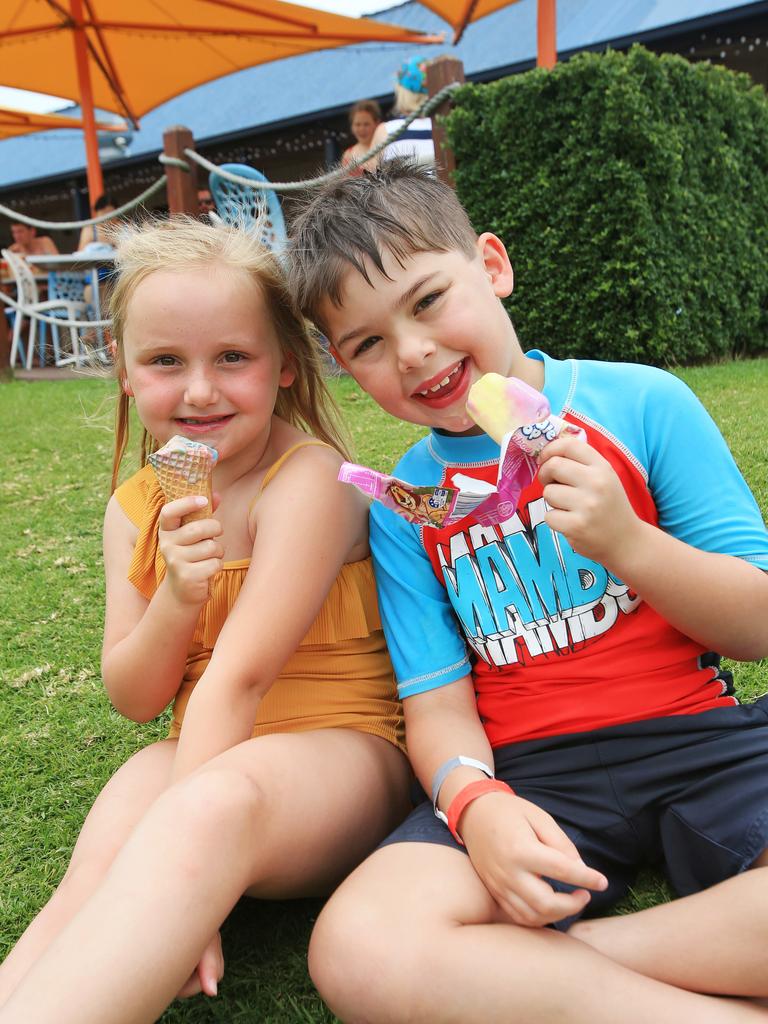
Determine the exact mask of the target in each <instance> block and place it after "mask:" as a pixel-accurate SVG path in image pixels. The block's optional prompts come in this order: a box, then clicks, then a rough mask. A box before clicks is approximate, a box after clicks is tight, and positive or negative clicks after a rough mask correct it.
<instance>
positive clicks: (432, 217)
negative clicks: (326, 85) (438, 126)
mask: <svg viewBox="0 0 768 1024" xmlns="http://www.w3.org/2000/svg"><path fill="white" fill-rule="evenodd" d="M476 241H477V235H476V234H475V232H474V230H473V229H472V225H471V224H470V223H469V218H468V217H467V214H466V211H465V210H464V208H463V206H462V205H461V203H460V202H459V200H458V198H457V197H456V193H455V192H454V191H453V189H451V188H449V187H448V186H447V185H444V184H443V183H442V182H440V181H438V180H437V178H435V177H433V176H432V175H431V174H429V173H428V172H427V171H425V170H424V169H419V168H418V167H417V166H416V165H415V164H414V163H413V161H411V160H408V159H403V158H395V159H393V160H386V161H384V163H382V165H381V167H379V168H378V169H377V170H376V171H373V172H366V173H364V174H363V175H362V176H361V177H357V178H352V177H343V178H338V179H336V180H334V181H332V182H331V183H330V184H328V185H326V186H325V187H324V188H321V189H319V190H317V191H316V192H313V194H312V196H311V198H310V199H309V200H308V201H307V203H306V204H305V206H304V209H303V210H302V211H301V212H300V213H299V215H298V216H297V217H296V219H295V220H294V222H293V227H292V230H291V243H290V249H289V284H290V287H291V291H292V292H293V295H294V296H295V298H296V301H297V302H298V304H299V307H300V309H301V311H302V312H303V314H304V315H305V316H306V317H307V318H308V319H309V320H312V321H313V322H314V323H315V324H316V325H317V326H318V328H319V329H320V330H321V331H323V332H325V326H324V325H323V322H322V315H321V312H320V306H321V305H322V303H323V302H324V300H325V299H329V300H330V301H331V302H332V303H333V304H334V305H335V306H339V305H341V298H342V296H341V292H342V281H343V278H344V276H345V274H346V273H347V271H348V270H349V269H350V267H353V268H354V269H355V270H357V271H358V272H359V273H360V274H362V275H363V277H364V278H365V280H366V281H367V282H368V283H369V284H372V281H371V278H370V275H369V273H368V270H367V268H366V260H369V261H370V263H371V264H372V265H373V266H374V267H375V268H376V269H377V270H378V271H379V273H381V274H384V266H383V263H382V253H383V252H384V251H385V250H386V251H388V252H390V253H391V254H392V255H393V256H394V258H395V259H396V260H397V261H398V262H399V263H401V264H402V263H403V261H404V260H406V259H407V258H408V257H409V256H412V255H413V254H414V253H417V252H449V251H451V250H458V251H460V252H462V253H464V254H465V255H466V256H468V257H471V256H472V255H473V254H474V251H475V248H474V247H475V242H476ZM385 276H386V275H385ZM326 333H327V332H326Z"/></svg>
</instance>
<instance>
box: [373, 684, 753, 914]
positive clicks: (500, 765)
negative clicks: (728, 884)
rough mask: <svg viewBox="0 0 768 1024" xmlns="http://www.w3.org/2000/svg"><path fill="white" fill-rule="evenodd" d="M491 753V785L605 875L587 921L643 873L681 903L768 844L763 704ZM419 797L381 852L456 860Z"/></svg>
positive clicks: (745, 864) (449, 840) (563, 886)
mask: <svg viewBox="0 0 768 1024" xmlns="http://www.w3.org/2000/svg"><path fill="white" fill-rule="evenodd" d="M494 756H495V764H496V777H497V778H499V779H503V780H504V781H505V782H507V783H508V784H509V785H510V786H512V788H513V789H514V790H515V792H516V793H517V795H518V796H520V797H523V798H524V799H526V800H530V801H531V802H532V803H535V804H537V805H538V806H539V807H541V808H543V809H544V810H545V811H547V812H548V813H549V814H551V815H552V817H553V818H554V819H555V821H556V822H557V823H558V825H559V826H560V827H561V828H562V829H563V831H564V832H565V833H566V834H567V835H568V836H569V837H570V839H571V840H572V841H573V842H574V843H575V845H576V847H577V848H578V850H579V853H580V854H581V857H582V859H583V860H584V861H585V863H586V864H588V865H589V866H590V867H592V868H595V869H597V870H598V871H601V872H602V873H603V874H604V875H605V876H606V877H607V878H608V881H609V885H608V889H607V890H606V891H605V892H599V893H598V892H595V893H593V894H592V899H591V900H590V902H589V904H588V905H587V911H586V913H588V915H589V916H590V917H594V916H597V915H600V914H605V913H606V911H607V910H608V909H609V908H610V907H611V906H612V905H613V904H615V903H616V902H617V901H618V900H619V899H621V897H622V896H624V895H625V894H626V892H627V889H628V888H629V886H630V885H631V884H632V882H633V881H634V878H635V876H636V874H637V871H638V869H639V868H640V867H641V866H643V865H647V864H656V865H661V866H663V867H664V868H665V869H666V872H667V875H668V877H669V881H670V883H671V884H672V887H673V888H674V889H675V891H676V892H677V893H678V894H679V895H681V896H685V895H688V894H690V893H694V892H699V891H700V890H701V889H706V888H708V887H709V886H711V885H714V884H715V883H717V882H721V881H723V880H724V879H726V878H730V877H731V876H732V875H736V874H739V872H741V871H744V870H746V869H747V868H749V867H750V866H751V865H752V864H753V863H754V861H755V860H756V858H757V857H759V856H760V854H761V853H762V852H763V850H765V849H766V848H767V847H768V695H766V696H764V697H761V698H760V699H759V700H757V701H755V702H754V703H750V704H739V705H734V706H733V707H727V708H715V709H713V710H711V711H703V712H701V713H699V714H693V715H674V716H671V717H667V718H651V719H646V720H644V721H641V722H631V723H628V724H625V725H614V726H609V727H608V728H605V729H597V730H595V731H593V732H586V733H574V734H569V735H565V736H550V737H546V738H544V739H537V740H526V741H524V742H521V743H513V744H510V745H508V746H504V747H498V748H496V750H495V751H494ZM420 792H421V796H422V797H423V800H422V802H421V803H419V804H418V806H417V807H416V808H415V809H414V810H413V811H412V813H411V814H410V815H409V817H408V818H406V820H405V821H404V822H403V823H402V825H400V827H399V828H397V829H395V831H394V832H393V833H392V834H391V835H390V836H388V837H387V839H385V840H384V842H383V843H382V844H381V845H382V846H387V845H390V844H392V843H404V842H416V843H435V844H438V845H441V846H449V847H454V848H455V849H457V850H462V851H463V852H464V853H466V850H465V849H464V847H463V846H460V845H459V844H458V843H457V842H456V841H455V840H454V838H453V836H452V835H451V834H450V832H449V831H448V829H447V828H446V826H445V825H444V824H443V823H442V822H440V821H438V819H437V818H436V817H435V816H434V813H433V811H432V804H431V802H430V801H429V800H428V799H427V798H426V796H425V795H424V793H423V792H422V791H420ZM548 881H550V883H551V884H552V886H553V888H555V889H557V890H559V891H563V892H565V891H570V890H571V889H573V886H570V885H568V884H567V883H562V882H558V881H553V880H552V879H548ZM575 920H576V917H570V918H566V919H564V920H563V921H559V922H557V925H556V927H557V928H559V929H560V930H563V931H565V930H567V929H568V928H569V927H570V925H571V924H572V923H573V921H575Z"/></svg>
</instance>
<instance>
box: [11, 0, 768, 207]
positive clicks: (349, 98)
mask: <svg viewBox="0 0 768 1024" xmlns="http://www.w3.org/2000/svg"><path fill="white" fill-rule="evenodd" d="M764 10H768V3H766V2H765V0H760V2H752V3H742V4H734V3H726V2H723V0H614V2H611V3H609V2H607V0H558V2H557V19H558V20H557V42H558V50H559V52H561V53H569V52H572V51H576V50H581V49H586V48H590V47H597V46H600V45H605V44H606V43H609V42H624V41H627V40H630V39H635V38H638V37H649V36H652V35H653V34H654V33H656V32H658V31H659V30H664V29H667V30H668V29H669V27H670V26H673V25H677V24H680V23H685V22H689V23H691V22H692V23H694V24H695V23H696V22H697V21H701V22H706V21H708V20H712V19H713V18H716V17H717V16H718V15H721V16H723V15H726V14H727V15H728V16H729V17H730V18H735V17H739V16H742V15H749V14H754V13H758V12H761V11H764ZM373 17H374V18H376V19H377V20H380V21H388V22H393V23H396V24H401V25H405V26H407V27H409V28H415V29H420V30H422V31H424V32H431V33H434V32H441V31H444V32H445V35H446V40H447V43H446V45H445V46H444V47H441V46H431V47H426V48H425V49H424V51H423V52H424V53H425V55H426V56H429V57H432V56H437V55H438V54H440V53H451V54H452V55H455V56H457V57H458V58H459V59H460V60H461V61H463V63H464V69H465V73H466V75H467V76H468V77H469V76H485V75H488V74H489V73H492V72H493V70H494V69H496V68H510V67H515V66H517V65H521V64H522V65H525V64H526V63H530V62H533V61H535V56H536V0H519V2H518V3H515V4H512V5H511V6H510V7H506V8H504V9H503V10H500V11H497V12H496V13H495V14H491V15H489V16H488V17H486V18H482V19H481V20H480V21H478V22H475V23H474V24H472V25H470V26H469V27H468V28H467V30H466V32H465V34H464V37H463V39H462V40H461V42H460V43H459V45H458V46H455V47H454V46H452V45H450V39H451V35H452V33H451V30H450V28H449V27H448V26H447V25H446V24H445V22H443V21H442V20H441V19H440V18H438V17H437V16H436V15H435V14H433V13H432V12H431V11H429V10H427V9H426V8H425V7H422V6H421V4H419V3H416V2H408V3H404V4H402V5H400V6H399V7H394V8H390V9H389V10H387V11H383V12H381V13H379V14H377V15H373ZM417 52H418V50H417V49H416V48H415V47H414V46H413V45H407V44H380V43H367V44H363V45H360V46H352V47H344V48H343V49H337V50H324V51H318V52H317V53H311V54H305V55H303V56H300V57H290V58H288V59H286V60H281V61H275V62H274V63H271V64H262V65H260V66H258V67H255V68H249V69H248V70H246V71H238V72H235V73H234V74H232V75H227V76H226V77H224V78H220V79H218V80H216V81H214V82H209V83H208V84H206V85H202V86H199V87H198V88H196V89H192V90H190V91H189V92H187V93H184V94H183V95H182V96H178V97H176V98H175V99H173V100H169V102H167V103H164V104H163V105H162V106H160V107H157V108H156V109H155V110H153V111H150V113H149V114H147V115H146V116H145V117H144V118H143V119H142V122H141V130H140V131H138V132H134V135H133V140H132V143H131V147H130V156H131V157H136V156H138V155H141V154H143V153H152V152H156V151H158V150H160V149H162V133H163V131H164V129H166V128H167V127H168V126H169V125H176V124H182V125H186V126H187V127H189V128H190V129H191V130H192V133H193V135H194V137H195V139H196V140H197V141H204V140H206V139H211V138H215V137H216V136H221V135H229V134H232V133H236V132H243V131H247V130H249V129H254V128H263V127H266V126H268V125H270V124H279V123H281V122H284V121H287V120H290V119H294V118H301V117H306V116H308V115H311V114H312V113H314V112H316V113H321V112H323V111H326V110H332V109H337V108H340V107H344V106H346V105H347V104H350V103H352V102H354V101H355V100H357V99H360V98H362V97H365V96H382V95H386V94H388V93H390V92H391V91H392V82H393V75H394V71H395V69H396V68H397V67H399V65H400V62H401V61H402V60H404V59H406V58H407V57H412V56H413V55H414V53H417ZM0 77H2V72H1V71H0ZM116 165H117V164H112V165H110V166H116ZM83 168H84V148H83V141H82V135H81V133H80V132H78V131H69V130H59V131H52V132H39V133H36V134H34V135H28V136H23V137H21V138H17V139H6V140H3V141H2V142H0V188H3V187H7V186H9V185H11V184H13V183H15V182H22V181H23V182H29V181H34V180H37V179H44V178H48V177H50V176H52V175H59V174H62V173H68V172H79V171H81V170H82V169H83ZM159 173H160V168H159V165H158V174H159Z"/></svg>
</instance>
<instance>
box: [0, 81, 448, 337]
mask: <svg viewBox="0 0 768 1024" xmlns="http://www.w3.org/2000/svg"><path fill="white" fill-rule="evenodd" d="M459 84H460V83H459V82H450V83H449V84H448V85H445V86H443V88H442V89H440V90H439V91H438V92H436V93H435V95H434V96H430V97H429V99H427V100H425V101H424V103H422V104H421V106H420V107H418V109H416V110H414V111H413V112H412V113H410V114H409V115H408V116H407V117H406V118H405V119H404V120H403V123H402V124H401V125H400V126H399V127H398V128H396V129H395V130H394V131H392V132H390V133H389V135H387V137H386V138H385V139H383V140H382V141H381V142H380V143H379V144H378V145H377V146H374V147H373V149H371V150H369V151H368V152H367V153H366V154H365V155H364V156H361V157H358V159H356V160H354V161H352V162H351V163H349V164H347V166H346V167H335V168H334V169H333V170H332V171H328V172H327V173H325V174H320V175H318V176H317V177H316V178H308V179H305V180H303V181H277V182H275V181H255V180H254V179H252V178H241V177H240V175H238V174H232V173H231V172H229V171H225V170H224V169H223V168H222V167H219V166H218V165H217V164H214V163H211V161H210V160H206V159H205V157H203V156H201V155H200V154H199V153H197V152H196V151H195V150H194V149H185V150H184V153H185V155H186V156H187V157H188V158H189V159H190V160H191V161H192V162H193V163H195V164H197V165H198V166H200V167H203V168H205V170H207V171H208V172H209V173H216V174H218V175H220V176H221V177H222V178H224V179H225V180H226V181H231V182H233V183H234V184H236V185H243V186H245V187H247V188H252V189H271V190H272V191H274V192H298V191H300V190H302V189H307V188H313V187H316V186H318V185H324V184H325V183H326V182H329V181H333V180H335V179H336V178H339V177H342V176H344V175H346V174H349V173H350V172H351V171H354V170H355V169H356V168H358V167H359V166H360V165H361V164H365V163H367V162H368V161H369V160H372V159H373V158H374V157H376V156H378V155H379V153H381V152H382V150H384V149H386V147H387V146H388V145H389V144H390V143H392V142H395V141H396V140H397V139H399V138H400V136H401V135H402V134H403V133H404V132H405V131H406V130H407V129H408V127H409V126H410V125H411V124H412V122H413V121H415V120H416V119H417V118H419V117H427V116H428V115H429V114H430V113H431V112H432V111H433V110H434V109H435V108H436V107H439V106H441V105H442V104H443V103H444V102H445V100H446V99H447V98H448V97H449V96H450V95H451V93H452V92H454V90H456V89H458V88H459ZM158 160H159V161H160V163H161V164H164V165H165V166H170V167H179V168H181V169H182V170H184V171H187V172H189V170H190V165H189V164H188V163H187V162H186V161H184V160H181V159H179V158H178V157H172V156H166V154H165V153H161V154H160V155H159V157H158ZM167 181H168V179H167V176H166V175H165V174H163V175H161V177H159V178H158V179H157V181H155V182H153V183H152V184H151V185H150V186H149V187H148V188H146V189H144V191H143V192H142V193H141V194H140V195H138V196H136V197H135V198H134V199H130V200H129V201H128V202H127V203H123V205H122V206H120V207H118V208H117V209H116V210H110V211H109V212H108V213H103V214H99V216H97V217H89V218H88V219H87V220H71V221H61V222H58V221H48V220H39V219H38V218H36V217H28V216H26V214H23V213H18V212H17V211H16V210H12V209H10V207H8V206H3V204H2V203H0V215H3V216H6V217H8V218H9V219H10V220H15V221H18V222H19V223H21V224H28V225H29V226H30V227H34V228H47V229H50V230H69V229H73V228H84V227H90V226H92V225H94V224H102V223H104V221H107V220H114V219H116V218H117V217H120V216H122V215H123V214H124V213H128V212H129V211H130V210H133V209H135V208H136V207H137V206H140V205H141V204H142V203H143V202H144V201H145V200H147V199H149V198H150V197H151V196H153V195H154V194H155V193H156V192H159V191H160V189H162V188H164V187H165V186H166V184H167ZM0 299H1V300H2V301H3V302H4V303H5V304H6V305H7V306H10V307H11V309H13V310H15V311H16V312H18V313H20V314H21V315H22V316H28V317H32V318H34V319H35V320H39V321H41V322H42V323H46V324H53V325H54V326H56V327H76V328H78V329H84V328H103V327H111V326H112V320H111V319H109V320H69V319H65V318H63V317H55V316H46V315H45V314H44V313H41V312H39V311H38V310H33V309H30V308H29V307H28V306H25V305H23V303H19V302H16V301H15V300H14V299H12V298H11V297H10V296H9V295H6V294H5V293H3V292H2V291H0Z"/></svg>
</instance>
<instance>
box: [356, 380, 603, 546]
mask: <svg viewBox="0 0 768 1024" xmlns="http://www.w3.org/2000/svg"><path fill="white" fill-rule="evenodd" d="M467 411H468V412H469V414H470V416H471V417H472V418H473V419H474V421H475V422H476V423H477V424H478V426H480V427H482V429H483V430H484V431H485V432H486V433H487V434H488V435H489V436H490V437H492V438H493V439H494V440H495V441H497V442H498V443H499V445H500V446H501V456H500V459H499V473H498V477H497V481H496V487H493V486H492V485H491V484H488V483H486V482H485V481H482V480H475V479H474V478H473V477H471V476H466V475H464V474H460V473H457V474H454V477H453V483H454V485H455V486H453V487H442V486H441V487H418V486H414V485H412V484H410V483H408V481H406V480H399V479H398V478H397V477H393V476H386V475H385V474H383V473H377V472H376V471H375V470H372V469H368V468H367V467H365V466H358V465H356V464H354V463H350V462H345V463H344V464H343V465H342V467H341V469H340V471H339V479H340V480H341V481H343V482H344V483H350V484H354V485H355V486H356V487H358V488H359V489H360V490H361V491H363V492H364V493H365V494H368V495H369V496H370V497H372V498H373V499H374V500H377V501H380V502H381V503H382V504H383V505H385V506H386V507H387V508H390V509H392V510H393V511H395V512H397V513H398V514H399V515H401V516H403V517H404V518H405V519H407V520H408V521H409V522H411V523H418V524H419V525H420V526H433V527H442V526H450V525H451V524H452V523H456V522H458V521H459V520H460V519H463V518H465V517H466V516H468V515H470V514H471V515H472V516H473V517H474V518H475V519H476V520H477V522H479V523H481V524H482V525H484V526H493V525H494V524H495V523H499V522H503V521H504V520H505V519H508V518H509V517H510V516H512V515H513V514H514V512H515V510H516V508H517V504H518V501H519V499H520V494H521V493H522V491H523V489H524V488H525V487H527V486H528V484H529V483H530V482H531V481H532V480H533V478H534V476H535V475H536V471H537V462H536V459H537V457H538V456H539V454H540V453H541V452H542V451H543V449H544V448H545V446H546V445H547V444H549V443H550V442H551V441H553V440H554V439H555V438H557V437H559V436H560V435H562V434H570V435H572V436H574V437H576V438H579V439H583V438H584V431H583V430H581V429H580V428H578V427H574V426H573V425H572V424H570V423H567V422H566V421H565V420H563V419H560V417H558V416H552V415H550V411H549V402H548V401H547V399H546V398H545V396H544V395H542V394H541V393H540V392H538V391H536V390H535V388H532V387H530V386H529V385H528V384H525V383H524V382H523V381H521V380H517V379H516V378H515V377H508V378H505V377H501V376H499V374H497V373H487V374H485V376H484V377H481V378H480V380H479V381H477V382H476V383H475V384H474V385H473V386H472V387H471V388H470V391H469V396H468V400H467Z"/></svg>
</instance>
